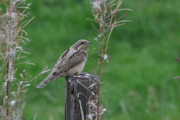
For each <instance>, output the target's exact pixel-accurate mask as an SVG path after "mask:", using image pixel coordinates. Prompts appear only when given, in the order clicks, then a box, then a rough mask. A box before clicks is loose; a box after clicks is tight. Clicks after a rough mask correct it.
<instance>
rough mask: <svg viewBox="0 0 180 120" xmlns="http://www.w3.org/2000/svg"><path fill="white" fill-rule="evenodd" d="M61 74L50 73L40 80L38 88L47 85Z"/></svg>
mask: <svg viewBox="0 0 180 120" xmlns="http://www.w3.org/2000/svg"><path fill="white" fill-rule="evenodd" d="M58 77H59V76H56V75H52V73H50V74H49V75H48V76H47V77H46V78H45V79H44V80H43V81H42V82H40V83H39V84H38V85H37V86H36V88H43V87H44V86H46V85H47V84H48V83H49V82H51V81H53V80H55V79H57V78H58Z"/></svg>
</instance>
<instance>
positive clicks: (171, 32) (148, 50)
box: [17, 0, 180, 120]
mask: <svg viewBox="0 0 180 120" xmlns="http://www.w3.org/2000/svg"><path fill="white" fill-rule="evenodd" d="M31 1H32V5H31V7H30V8H31V9H30V10H28V12H29V13H30V14H29V18H31V17H32V16H35V19H34V20H33V21H32V22H30V23H29V25H28V26H27V27H26V28H25V30H26V32H27V33H28V36H27V38H29V39H30V40H31V42H29V43H27V44H26V45H25V46H24V49H25V50H26V51H28V52H30V53H32V54H31V55H27V58H25V59H22V61H26V62H32V63H35V64H36V65H35V66H33V65H19V66H17V67H18V68H19V71H20V69H21V68H23V69H26V70H27V71H28V74H29V75H31V76H35V75H37V74H38V73H39V72H41V70H42V69H43V68H44V67H45V65H48V66H49V67H50V68H52V67H53V65H54V64H55V62H56V60H57V59H58V58H59V56H60V55H61V54H62V53H63V51H65V50H66V49H68V48H69V47H70V46H71V45H72V44H73V43H75V42H76V41H77V40H78V39H81V38H84V39H87V40H89V41H93V44H91V45H90V51H89V56H88V61H87V63H86V66H85V69H84V71H85V72H92V69H94V68H93V67H92V65H94V66H97V64H96V63H95V62H94V61H93V60H92V58H95V59H96V58H97V57H98V56H97V55H95V54H94V52H93V48H94V47H95V46H96V47H97V43H96V42H95V41H94V40H93V38H94V37H96V35H95V32H96V31H95V29H94V28H93V27H92V26H91V22H90V21H87V20H86V18H93V17H92V13H91V6H90V5H89V4H88V0H87V1H81V0H76V1H74V0H68V1H65V0H64V1H59V0H41V1H40V0H39V1H37V0H27V3H30V2H31ZM179 6H180V2H179V0H173V1H169V0H163V1H158V0H151V1H149V0H143V1H142V0H136V1H133V0H131V1H130V0H124V1H123V2H122V6H121V8H130V9H133V12H129V11H126V12H122V13H119V15H123V14H125V13H128V14H127V15H126V16H125V17H124V19H129V20H132V22H131V23H127V24H125V25H123V26H120V27H117V28H115V29H114V31H113V33H112V37H111V39H110V44H109V47H111V48H110V49H109V50H108V55H109V56H110V59H109V62H110V63H104V64H103V67H102V68H103V70H108V72H107V73H104V74H102V76H101V81H107V83H106V84H105V85H102V86H101V91H103V90H105V89H106V92H105V93H104V94H103V95H102V96H101V103H104V102H106V101H108V102H107V103H106V104H105V105H104V107H105V108H107V112H106V114H105V118H107V120H178V119H180V114H179V113H180V96H179V95H180V87H179V86H180V82H179V81H177V80H173V77H175V76H180V72H179V70H180V64H179V63H178V62H177V60H176V57H180V50H179V48H180V40H179V39H180V32H179V26H180V19H179V16H180V9H179ZM47 74H48V73H46V74H44V75H42V76H41V77H39V78H38V79H37V80H36V83H33V84H37V83H39V82H40V81H42V80H43V79H44V78H45V77H46V75H47ZM33 84H31V87H29V91H31V89H33V86H34V85H33ZM36 112H37V113H38V114H37V120H60V119H64V78H59V79H57V80H56V81H53V82H51V83H50V84H48V85H47V86H46V87H45V88H43V89H36V88H35V89H34V90H33V92H32V93H31V94H30V96H29V97H28V98H27V99H26V107H25V112H24V114H25V117H26V118H28V119H29V120H31V119H33V117H34V115H35V113H36Z"/></svg>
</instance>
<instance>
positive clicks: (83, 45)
mask: <svg viewBox="0 0 180 120" xmlns="http://www.w3.org/2000/svg"><path fill="white" fill-rule="evenodd" d="M90 43H92V42H89V41H87V40H84V39H81V40H78V41H77V42H76V43H75V44H74V45H73V46H72V48H74V49H75V50H82V51H88V47H89V44H90Z"/></svg>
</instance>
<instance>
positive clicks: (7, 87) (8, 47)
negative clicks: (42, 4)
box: [6, 0, 12, 119]
mask: <svg viewBox="0 0 180 120" xmlns="http://www.w3.org/2000/svg"><path fill="white" fill-rule="evenodd" d="M11 3H12V0H9V13H10V15H9V30H8V32H9V43H10V41H11V32H10V31H11V12H12V11H11V7H12V5H11ZM7 50H8V53H9V52H10V45H9V44H8V46H7ZM10 59H11V58H10V57H9V55H8V57H7V71H6V72H7V86H6V94H7V101H6V106H7V110H6V115H7V119H8V116H9V105H8V104H9V80H8V79H9V72H10V71H9V61H10Z"/></svg>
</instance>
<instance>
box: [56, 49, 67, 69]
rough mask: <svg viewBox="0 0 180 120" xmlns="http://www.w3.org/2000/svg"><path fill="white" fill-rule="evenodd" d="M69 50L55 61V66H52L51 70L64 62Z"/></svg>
mask: <svg viewBox="0 0 180 120" xmlns="http://www.w3.org/2000/svg"><path fill="white" fill-rule="evenodd" d="M69 50H70V48H69V49H67V50H66V51H65V52H64V53H63V54H62V55H61V56H60V57H59V59H58V60H57V62H56V64H55V65H54V67H53V69H54V68H56V66H58V65H59V64H60V63H61V62H62V61H64V59H65V57H66V55H67V54H68V52H69Z"/></svg>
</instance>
